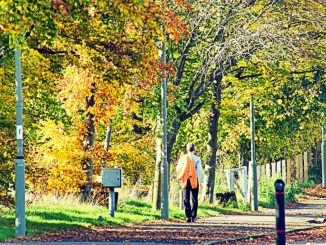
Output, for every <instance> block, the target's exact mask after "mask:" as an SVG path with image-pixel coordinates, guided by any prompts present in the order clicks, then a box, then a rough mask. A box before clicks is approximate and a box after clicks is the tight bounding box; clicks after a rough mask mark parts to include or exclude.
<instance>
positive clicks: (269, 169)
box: [265, 163, 271, 179]
mask: <svg viewBox="0 0 326 245" xmlns="http://www.w3.org/2000/svg"><path fill="white" fill-rule="evenodd" d="M265 169H266V178H267V179H270V178H271V165H270V164H269V163H266V164H265Z"/></svg>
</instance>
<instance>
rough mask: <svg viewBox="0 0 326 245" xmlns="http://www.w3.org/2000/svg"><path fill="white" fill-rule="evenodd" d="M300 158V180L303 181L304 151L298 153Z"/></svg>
mask: <svg viewBox="0 0 326 245" xmlns="http://www.w3.org/2000/svg"><path fill="white" fill-rule="evenodd" d="M298 158H299V160H298V161H299V181H300V182H301V183H303V158H302V153H300V154H299V155H298Z"/></svg>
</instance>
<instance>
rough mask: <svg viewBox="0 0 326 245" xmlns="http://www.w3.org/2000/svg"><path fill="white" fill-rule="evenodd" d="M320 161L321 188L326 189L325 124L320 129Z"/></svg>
mask: <svg viewBox="0 0 326 245" xmlns="http://www.w3.org/2000/svg"><path fill="white" fill-rule="evenodd" d="M321 161H322V186H323V187H324V188H325V187H326V123H323V127H322V142H321Z"/></svg>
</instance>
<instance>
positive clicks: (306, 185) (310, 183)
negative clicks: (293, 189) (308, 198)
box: [302, 181, 316, 188]
mask: <svg viewBox="0 0 326 245" xmlns="http://www.w3.org/2000/svg"><path fill="white" fill-rule="evenodd" d="M315 186H316V184H315V183H314V182H313V181H305V182H303V184H302V187H303V188H314V187H315Z"/></svg>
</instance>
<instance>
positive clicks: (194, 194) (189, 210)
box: [183, 180, 199, 219]
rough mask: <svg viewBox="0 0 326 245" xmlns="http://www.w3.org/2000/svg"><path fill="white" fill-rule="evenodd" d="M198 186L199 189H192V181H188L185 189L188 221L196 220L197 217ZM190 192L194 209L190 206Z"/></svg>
mask: <svg viewBox="0 0 326 245" xmlns="http://www.w3.org/2000/svg"><path fill="white" fill-rule="evenodd" d="M198 190H199V188H198V185H197V188H194V189H193V188H191V184H190V181H189V180H188V181H187V186H186V188H183V198H184V199H183V203H184V205H185V213H186V216H187V218H188V219H195V218H196V217H197V209H198ZM190 192H191V197H192V198H191V202H192V207H191V206H190Z"/></svg>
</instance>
